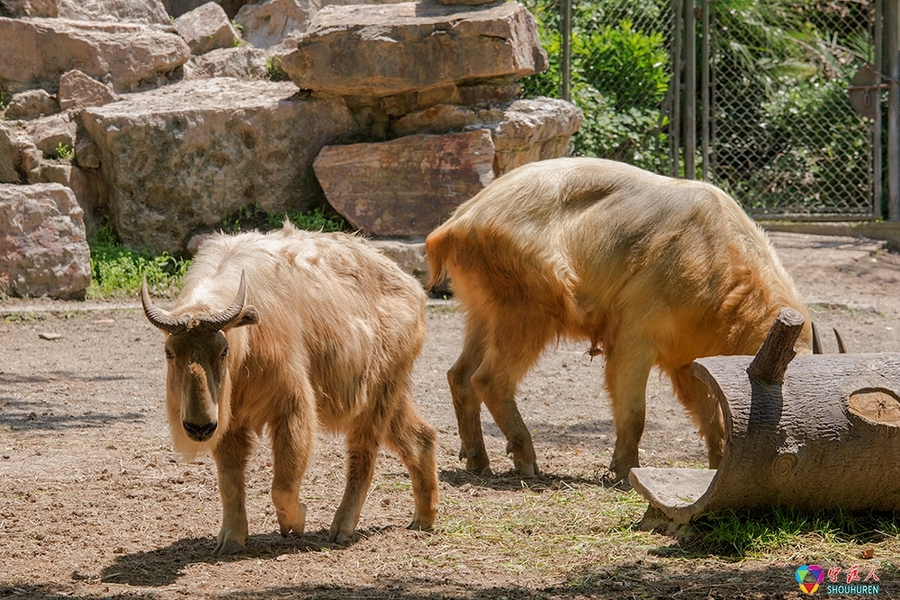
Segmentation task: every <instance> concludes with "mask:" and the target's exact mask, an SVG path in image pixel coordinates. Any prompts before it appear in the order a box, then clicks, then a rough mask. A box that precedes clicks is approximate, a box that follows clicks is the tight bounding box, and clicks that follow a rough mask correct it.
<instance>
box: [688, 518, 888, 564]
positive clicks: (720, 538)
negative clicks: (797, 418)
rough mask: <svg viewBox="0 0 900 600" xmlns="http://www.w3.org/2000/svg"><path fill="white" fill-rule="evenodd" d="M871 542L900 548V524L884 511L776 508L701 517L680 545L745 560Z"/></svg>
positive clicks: (846, 551)
mask: <svg viewBox="0 0 900 600" xmlns="http://www.w3.org/2000/svg"><path fill="white" fill-rule="evenodd" d="M869 544H876V545H883V546H885V547H889V548H893V549H894V550H893V551H895V552H898V553H900V523H898V522H897V521H896V520H895V519H893V518H892V517H891V516H890V515H886V514H876V513H868V514H865V513H864V514H848V513H844V512H827V513H826V512H817V513H808V512H803V511H800V510H797V509H793V508H789V507H775V508H773V509H771V510H768V511H765V512H760V511H751V512H747V513H742V514H738V513H733V512H732V513H723V514H721V515H713V516H710V517H708V518H706V519H701V520H700V521H698V522H697V523H696V524H695V526H694V528H693V530H692V532H691V533H690V534H689V535H688V537H687V538H686V539H684V540H683V541H682V543H681V546H682V548H683V549H685V550H687V551H689V552H693V553H696V552H700V553H709V554H718V555H725V556H731V557H734V558H739V559H743V558H748V557H754V558H771V557H780V556H783V555H785V554H792V553H793V552H794V551H795V550H796V549H797V548H803V549H804V550H805V551H806V552H808V553H812V554H817V555H833V556H837V557H840V556H844V555H852V554H854V551H855V550H858V549H859V548H860V547H861V546H865V545H869Z"/></svg>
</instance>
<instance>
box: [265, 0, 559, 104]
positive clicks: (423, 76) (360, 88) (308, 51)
mask: <svg viewBox="0 0 900 600" xmlns="http://www.w3.org/2000/svg"><path fill="white" fill-rule="evenodd" d="M547 64H548V62H547V54H546V52H545V51H544V49H543V48H542V47H541V44H540V39H539V38H538V29H537V23H536V22H535V20H534V17H532V16H531V14H529V13H528V11H527V10H526V9H525V8H524V7H523V6H522V5H521V4H518V3H517V2H503V3H496V4H491V5H484V6H477V7H468V6H462V5H455V6H444V5H441V4H439V3H437V2H428V1H426V2H403V3H400V4H386V5H385V4H368V5H352V6H329V7H326V8H323V9H322V10H321V11H319V12H318V13H317V14H316V16H315V17H314V18H313V20H312V22H311V23H310V26H309V29H308V30H307V32H306V33H305V34H303V35H301V36H299V37H298V38H297V49H296V50H295V51H293V52H290V53H289V54H287V55H286V56H284V58H283V60H282V68H283V69H284V71H285V72H286V73H287V74H288V75H289V76H290V77H291V79H292V80H293V82H294V83H295V84H296V85H297V87H299V88H301V89H308V90H312V91H318V92H330V93H334V94H340V95H344V96H374V97H381V96H391V95H396V94H403V93H406V92H411V91H421V90H425V89H429V88H433V87H436V86H441V85H447V84H458V83H463V82H474V81H479V80H485V79H496V78H508V79H510V80H512V79H520V78H522V77H525V76H527V75H531V74H533V73H537V72H540V71H543V70H544V69H545V68H546V67H547ZM322 65H328V66H329V68H322Z"/></svg>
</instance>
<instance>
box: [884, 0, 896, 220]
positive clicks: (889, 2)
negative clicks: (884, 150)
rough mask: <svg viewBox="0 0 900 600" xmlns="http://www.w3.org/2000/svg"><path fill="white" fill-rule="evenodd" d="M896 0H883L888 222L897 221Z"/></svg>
mask: <svg viewBox="0 0 900 600" xmlns="http://www.w3.org/2000/svg"><path fill="white" fill-rule="evenodd" d="M898 5H900V0H885V5H884V23H885V26H886V28H887V31H886V35H885V42H886V51H887V66H888V77H889V80H888V116H887V128H888V130H887V138H888V219H889V220H891V221H898V220H900V35H898V30H900V23H898V19H900V6H898Z"/></svg>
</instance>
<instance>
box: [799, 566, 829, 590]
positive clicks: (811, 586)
mask: <svg viewBox="0 0 900 600" xmlns="http://www.w3.org/2000/svg"><path fill="white" fill-rule="evenodd" d="M794 578H795V579H796V580H797V583H799V584H800V591H801V592H803V593H804V594H815V593H816V590H817V589H819V584H821V583H822V581H824V580H825V571H823V570H822V567H820V566H819V565H803V566H802V567H797V570H796V571H794Z"/></svg>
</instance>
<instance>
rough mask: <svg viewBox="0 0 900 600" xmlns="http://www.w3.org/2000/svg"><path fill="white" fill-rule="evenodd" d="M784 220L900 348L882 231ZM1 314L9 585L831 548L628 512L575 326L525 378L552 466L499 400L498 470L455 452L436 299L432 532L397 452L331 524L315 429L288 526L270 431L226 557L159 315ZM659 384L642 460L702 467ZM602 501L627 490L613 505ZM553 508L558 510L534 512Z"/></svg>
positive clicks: (713, 565) (571, 575)
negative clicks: (514, 429)
mask: <svg viewBox="0 0 900 600" xmlns="http://www.w3.org/2000/svg"><path fill="white" fill-rule="evenodd" d="M771 238H772V240H773V241H774V243H775V245H776V247H777V249H778V251H779V253H780V254H781V256H782V258H783V260H784V262H785V265H786V266H787V268H788V270H789V271H790V272H791V273H792V274H793V276H794V278H795V280H796V282H797V285H798V287H799V288H800V291H801V293H802V294H803V295H804V297H805V298H806V300H807V301H808V302H809V304H810V306H811V309H812V310H813V314H814V318H815V319H816V320H817V322H819V323H820V324H822V325H823V326H825V327H830V326H834V327H837V328H838V329H839V330H840V331H841V333H842V334H843V336H844V339H845V340H846V342H847V345H848V346H849V348H850V349H851V351H855V352H877V351H900V338H898V335H900V318H898V317H900V256H898V255H896V254H891V253H888V252H886V251H884V250H883V249H882V247H881V245H880V244H879V243H876V242H872V241H869V240H857V239H851V238H839V237H826V236H811V235H803V234H786V233H773V234H772V235H771ZM161 304H162V305H163V306H165V302H161ZM0 317H3V319H2V320H0V598H6V597H22V598H55V597H80V598H119V597H127V598H159V599H175V598H186V597H187V598H193V597H215V598H228V599H230V598H259V599H261V598H289V597H297V598H444V597H448V598H498V599H499V598H507V599H513V598H521V599H537V598H581V597H603V598H620V597H628V598H630V597H644V598H669V597H681V598H731V597H748V598H749V597H754V598H762V597H765V598H768V597H777V598H797V597H800V595H799V592H798V591H797V586H796V583H795V582H794V581H793V579H792V578H793V569H794V568H795V567H796V566H797V565H800V564H804V561H806V560H810V561H812V560H817V559H819V560H824V559H825V558H827V557H815V556H810V555H808V554H806V553H805V552H804V549H802V548H798V549H797V551H796V554H795V555H794V556H793V557H791V560H790V561H784V562H781V563H772V562H771V561H768V560H766V559H760V560H752V559H751V560H745V561H743V562H741V563H740V566H735V565H734V564H732V562H731V561H729V560H728V559H727V557H720V556H715V555H712V556H700V557H696V556H695V557H688V558H687V559H686V558H685V556H684V555H683V553H681V552H680V551H679V549H678V546H677V544H676V543H675V542H674V540H673V539H672V538H668V537H666V536H662V535H657V534H652V533H645V532H637V531H635V530H634V528H633V524H634V523H635V522H636V521H637V520H639V519H640V517H641V515H642V514H643V511H644V510H645V509H646V503H645V502H644V501H643V499H642V498H640V497H639V496H637V495H636V494H635V493H634V492H627V493H626V492H621V491H618V490H610V489H603V488H602V486H600V484H599V476H600V475H601V474H602V473H603V471H604V469H605V467H606V465H607V464H608V462H609V459H610V456H611V452H612V444H613V441H614V436H613V430H612V423H611V416H610V411H609V405H608V401H607V399H606V398H605V394H604V392H603V391H602V377H603V367H602V360H599V359H596V360H594V361H591V360H590V357H588V356H586V354H585V351H586V350H587V347H586V346H585V345H583V344H581V345H574V344H568V343H564V344H561V345H560V346H559V347H556V348H552V349H550V350H549V351H548V352H547V354H546V356H545V357H544V358H543V359H542V360H541V362H540V364H539V365H538V366H537V368H536V369H535V370H534V371H533V372H532V373H531V374H530V375H529V376H528V377H527V379H526V380H525V381H524V382H523V384H522V385H521V388H520V392H519V408H520V410H521V412H522V414H523V417H524V419H525V421H526V423H528V425H529V427H530V428H531V429H532V431H533V436H534V439H535V446H536V450H537V453H538V463H539V465H540V467H541V469H542V471H543V473H544V475H543V476H542V477H541V478H539V479H537V480H532V481H530V482H522V481H519V480H518V479H516V478H515V477H513V476H511V475H510V474H508V473H507V474H504V473H503V472H504V471H506V470H508V469H509V468H510V467H511V463H510V461H509V460H508V459H507V458H506V457H505V456H504V452H503V449H504V447H505V441H504V440H503V439H502V436H501V435H500V433H499V431H498V430H497V428H496V426H495V425H494V424H493V422H492V421H491V420H490V417H489V416H488V415H487V414H486V413H485V414H484V428H485V436H486V441H487V443H488V446H489V448H488V450H489V452H490V453H491V456H492V464H493V467H494V470H495V472H498V473H499V474H498V475H496V476H495V477H492V478H478V477H474V476H471V475H468V474H466V473H465V472H463V471H461V469H460V463H459V461H458V460H457V456H456V455H457V452H458V438H457V435H456V421H455V417H454V415H453V409H452V406H451V403H450V395H449V389H448V386H447V382H446V377H445V372H446V370H447V368H448V367H449V366H450V365H451V364H452V362H453V361H454V360H455V358H456V355H457V353H458V352H459V349H460V346H461V341H462V327H463V322H462V318H461V316H460V315H459V314H458V313H456V312H455V311H454V310H453V307H452V304H445V303H438V304H437V305H435V306H432V307H431V308H429V311H428V327H429V333H428V340H427V342H426V346H425V349H424V351H423V353H422V355H421V357H420V359H419V361H418V363H417V365H416V369H415V375H414V381H415V392H416V398H417V402H418V404H419V406H420V409H421V411H422V413H423V415H424V416H425V417H426V419H427V420H428V421H429V422H431V423H432V424H433V425H434V426H435V427H436V428H437V429H438V431H439V448H438V466H439V469H440V479H441V483H440V494H441V500H440V502H441V504H440V506H439V515H438V522H437V523H436V526H435V529H434V531H432V532H425V533H419V532H410V531H407V530H405V529H404V525H405V524H406V523H407V521H408V519H409V517H410V515H411V512H412V494H411V492H410V487H409V483H408V478H407V476H406V473H405V471H404V469H403V467H402V465H401V464H400V463H399V461H398V460H396V459H395V458H394V457H393V456H392V455H390V454H387V453H385V454H383V455H382V456H381V457H380V459H379V464H378V468H377V473H376V477H375V481H374V483H373V486H372V490H371V492H370V495H369V498H368V500H367V501H366V504H365V506H364V508H363V514H362V519H361V521H360V532H359V535H358V536H357V538H355V539H354V541H353V542H352V543H351V544H350V545H348V546H346V547H342V546H337V545H334V544H329V543H327V542H326V534H327V530H328V526H329V524H330V522H331V518H332V515H333V512H334V510H335V509H336V506H337V503H338V501H339V499H340V494H341V491H342V487H343V453H342V441H341V440H340V439H339V438H331V437H323V438H322V439H321V440H320V442H319V444H318V446H317V449H316V452H315V454H314V457H313V460H312V462H311V464H310V467H309V469H308V471H307V474H306V477H305V480H304V485H303V487H302V488H301V495H302V496H303V499H304V501H305V502H306V504H307V506H308V516H307V526H306V534H305V535H304V536H302V537H291V538H287V539H283V538H281V537H280V535H278V533H277V532H278V525H277V521H276V518H275V514H274V510H273V508H272V506H271V502H270V500H269V485H270V482H271V469H270V463H269V462H268V455H267V450H266V448H267V444H266V443H265V442H264V443H261V444H259V445H258V447H257V451H256V452H255V453H254V455H253V457H252V459H251V463H250V467H249V471H248V514H249V517H250V534H251V536H250V539H249V542H248V546H247V550H246V552H245V553H244V554H241V555H239V556H236V557H228V558H217V557H215V556H213V554H212V551H213V548H214V546H215V534H216V533H217V532H218V528H219V518H220V512H221V508H220V504H219V498H218V492H217V488H216V477H215V465H214V463H213V461H212V459H211V457H208V456H203V457H200V458H198V459H197V460H195V461H193V462H184V461H183V460H182V459H181V458H180V457H179V456H178V455H177V454H175V453H174V452H173V451H172V449H171V446H170V442H169V434H168V425H167V423H166V421H165V415H164V411H163V398H164V377H165V360H164V356H163V348H162V339H161V334H159V332H158V331H156V330H155V329H154V328H153V327H152V326H151V325H150V324H149V323H148V322H147V321H146V320H145V318H144V316H143V314H142V313H141V311H140V308H139V305H138V304H137V302H134V301H127V302H117V303H116V302H111V303H55V302H48V301H23V300H4V301H0ZM45 338H53V339H45ZM825 343H826V350H827V351H835V348H834V341H833V339H831V338H826V339H825ZM648 390H649V393H648V409H647V426H646V432H645V434H644V438H643V441H642V454H641V457H642V462H643V464H644V465H646V466H671V465H675V466H696V467H702V466H703V461H704V460H705V451H704V447H703V445H702V443H701V441H700V440H699V439H698V437H697V435H696V433H695V430H694V427H693V426H692V425H691V423H690V422H689V420H688V418H687V416H686V415H685V414H684V411H683V410H682V409H681V407H680V406H679V405H678V404H677V403H676V402H675V401H674V400H673V399H672V397H671V392H670V389H669V387H668V384H667V382H665V381H661V380H660V379H659V378H658V377H656V376H653V377H651V381H650V383H649V387H648ZM609 499H615V500H617V502H614V503H613V502H608V500H609ZM610 504H615V505H616V506H619V507H621V506H623V505H624V506H625V507H626V508H625V509H624V512H621V511H620V512H618V513H614V514H611V513H610V512H609V510H608V509H607V507H608V506H609V505H610ZM551 508H552V511H557V510H558V511H561V512H558V511H557V512H553V515H555V516H554V517H553V519H552V520H550V519H548V518H544V517H542V515H547V514H550V513H551ZM559 515H563V516H562V517H560V516H559ZM878 558H880V559H881V560H885V559H887V560H893V561H894V562H895V563H896V562H897V558H898V557H883V556H882V557H876V559H878ZM886 579H888V578H885V577H883V578H882V582H881V584H882V594H881V595H880V596H879V597H898V596H900V581H890V580H886Z"/></svg>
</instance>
